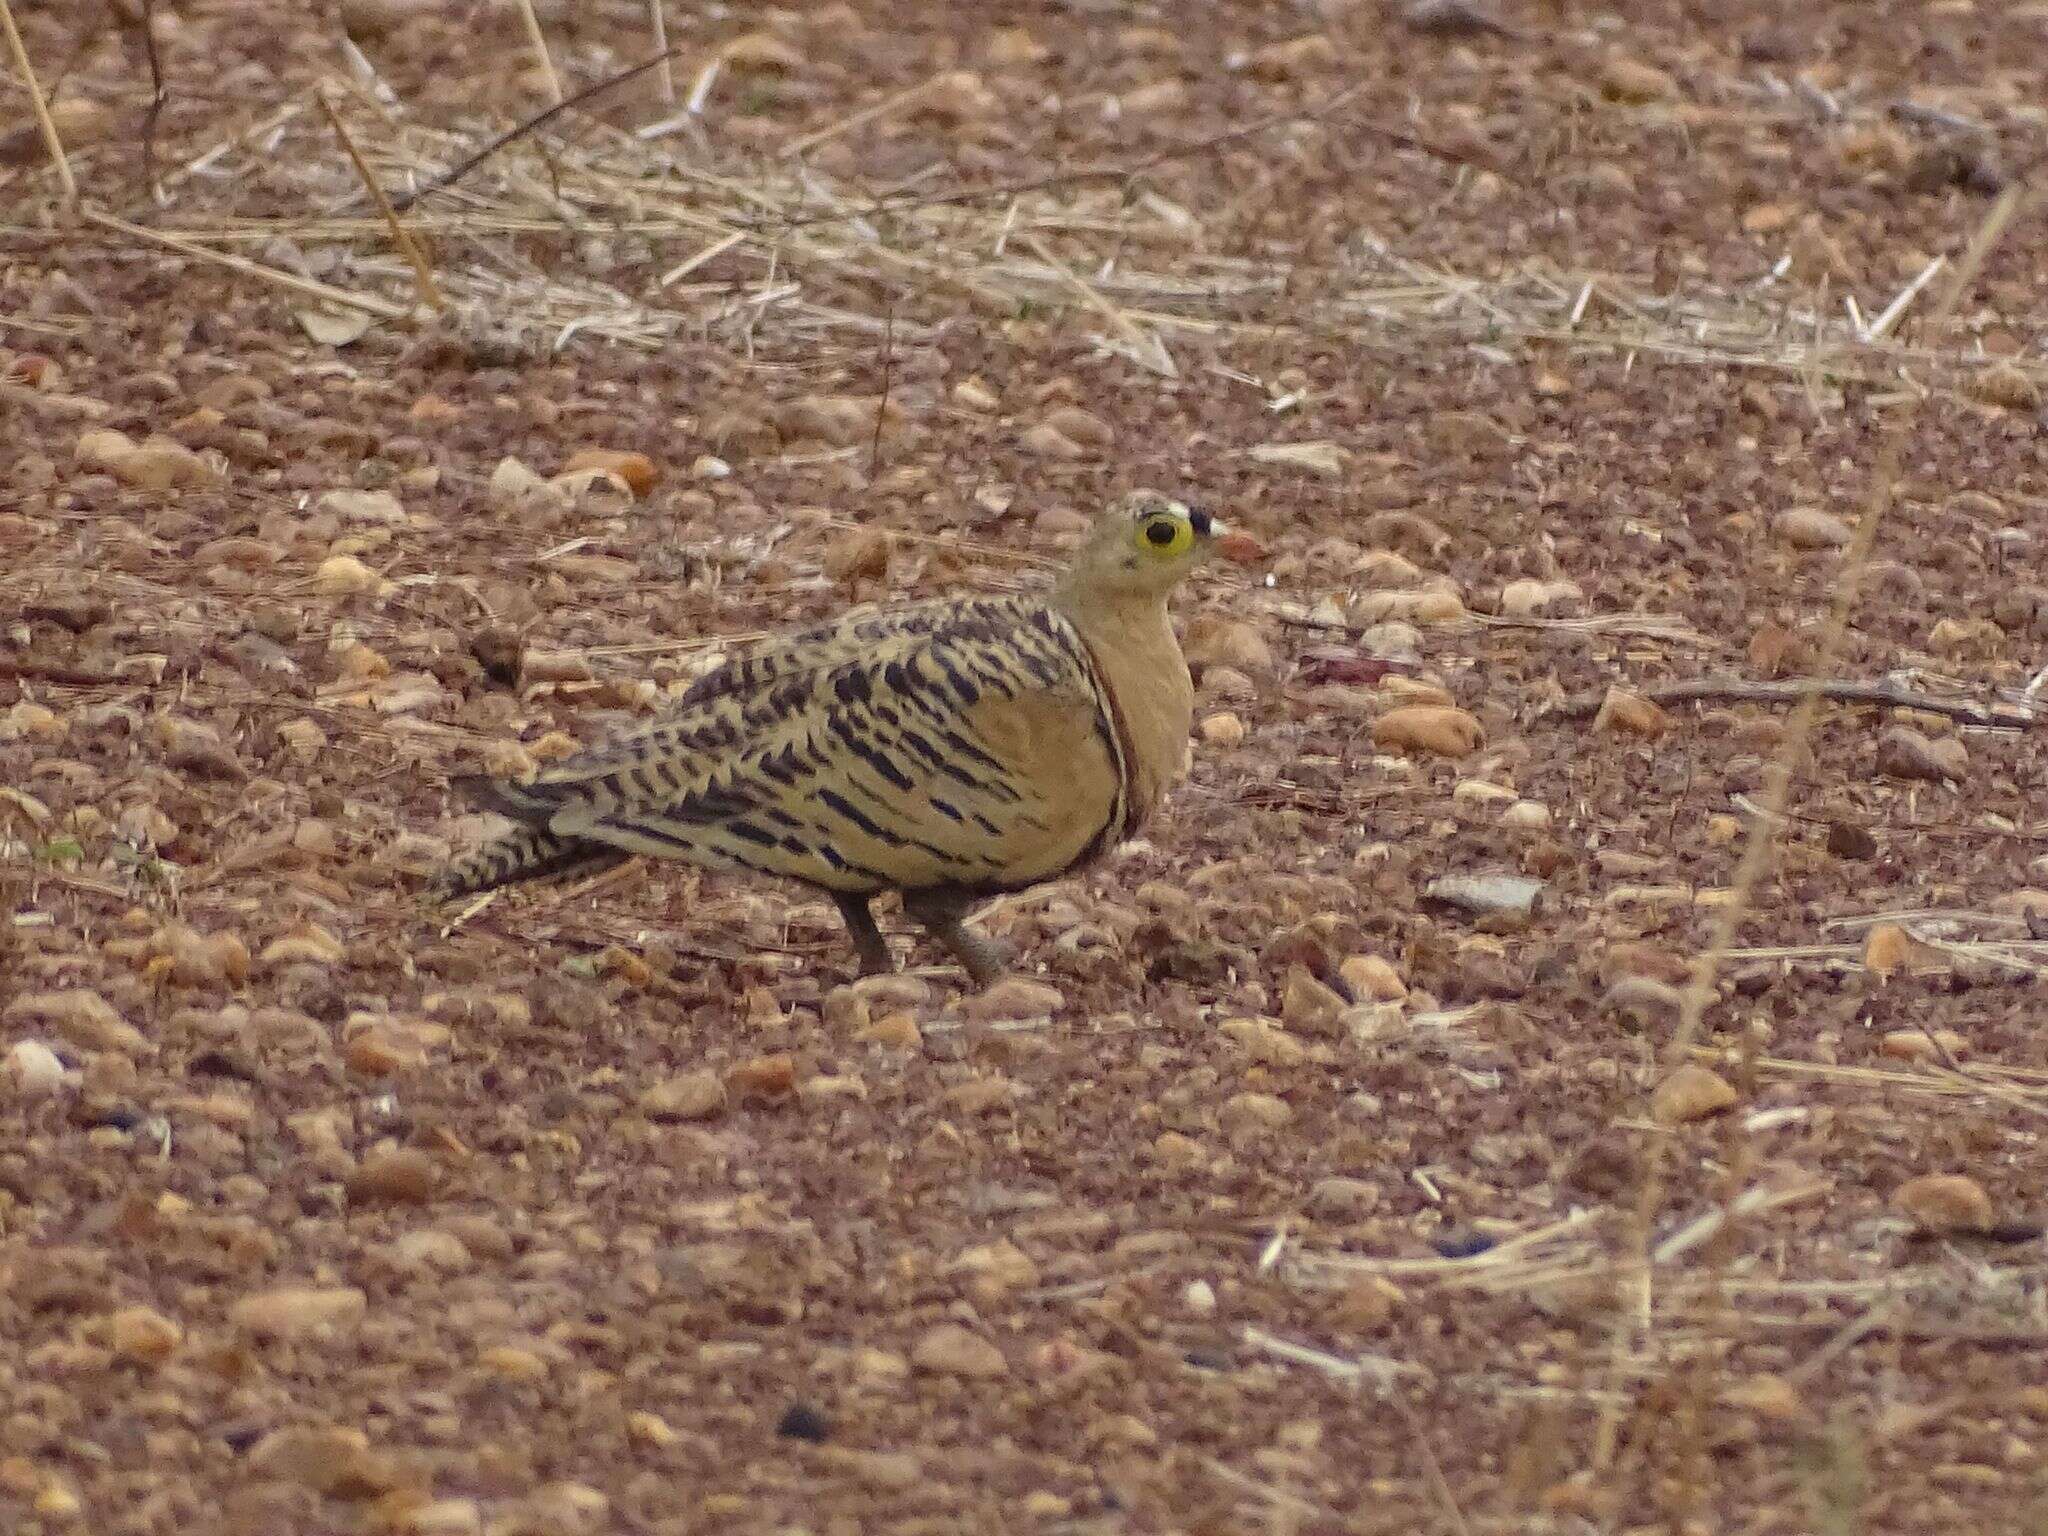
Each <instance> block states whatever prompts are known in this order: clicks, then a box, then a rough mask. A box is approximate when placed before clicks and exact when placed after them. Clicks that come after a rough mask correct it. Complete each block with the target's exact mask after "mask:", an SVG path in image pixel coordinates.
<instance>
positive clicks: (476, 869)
mask: <svg viewBox="0 0 2048 1536" xmlns="http://www.w3.org/2000/svg"><path fill="white" fill-rule="evenodd" d="M631 857H632V855H631V854H629V853H625V852H623V851H622V850H620V849H617V848H610V847H607V846H606V845H605V844H603V843H594V842H591V841H590V840H589V839H587V838H581V837H564V836H562V835H561V834H559V833H556V832H550V831H548V830H546V829H545V828H543V827H519V828H516V829H515V830H513V831H511V832H508V833H506V834H505V835H504V836H503V837H500V838H497V839H495V840H493V841H492V842H488V843H486V844H484V846H483V847H481V848H479V849H477V850H476V852H474V853H470V854H465V855H464V856H463V857H462V858H459V859H457V860H455V861H454V862H453V863H451V864H450V865H449V866H448V867H447V868H446V869H443V870H442V871H441V872H440V873H439V874H438V875H436V876H435V877H434V879H433V881H432V882H431V884H430V885H429V886H428V893H429V894H430V895H431V896H433V897H434V899H436V900H438V901H448V900H450V899H452V898H454V897H457V896H469V895H474V894H475V893H477V892H479V891H490V890H496V889H497V888H498V887H499V886H501V885H517V884H520V883H523V882H525V881H528V880H550V879H558V878H560V877H562V876H565V875H585V874H592V875H594V874H597V873H599V872H600V871H603V870H607V869H610V868H612V867H613V866H614V865H617V864H623V863H624V862H625V861H626V860H627V859H629V858H631Z"/></svg>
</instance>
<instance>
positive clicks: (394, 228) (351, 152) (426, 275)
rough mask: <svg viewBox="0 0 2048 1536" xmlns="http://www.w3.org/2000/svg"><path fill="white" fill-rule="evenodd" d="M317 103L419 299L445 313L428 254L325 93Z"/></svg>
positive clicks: (316, 92)
mask: <svg viewBox="0 0 2048 1536" xmlns="http://www.w3.org/2000/svg"><path fill="white" fill-rule="evenodd" d="M313 94H314V95H315V96H316V97H317V98H318V99H319V102H320V110H321V111H322V112H325V113H326V114H327V121H328V122H329V124H331V125H332V126H333V128H334V136H335V137H336V138H337V139H339V140H341V147H342V149H343V150H344V151H345V152H346V153H347V155H348V159H349V164H351V165H353V166H354V167H355V168H356V175H358V176H359V177H361V178H362V182H363V190H364V191H366V192H368V193H369V194H370V201H371V202H373V203H375V204H376V205H377V211H378V212H379V213H380V214H382V215H383V216H384V223H385V224H386V225H387V226H388V227H389V228H390V230H391V238H392V240H393V241H394V242H395V243H396V244H397V246H398V249H399V251H400V253H401V254H403V255H404V257H405V259H406V260H407V261H409V262H411V263H412V276H413V281H414V282H415V283H416V284H417V285H418V287H419V290H420V298H421V299H422V300H424V301H425V303H426V305H427V307H428V308H429V309H433V310H437V311H445V310H446V309H447V308H448V301H447V300H446V299H444V298H443V297H442V296H441V289H440V287H439V285H437V284H436V283H435V281H434V268H433V266H432V264H431V263H429V262H428V260H427V253H426V252H425V251H423V250H421V249H420V245H419V242H418V241H417V240H415V239H413V237H412V231H411V230H409V229H407V228H406V227H405V226H404V225H403V224H401V223H400V222H399V221H398V213H397V211H396V210H395V209H393V208H392V206H391V199H390V198H388V197H386V196H385V195H384V188H383V187H382V186H380V185H378V182H377V178H376V177H375V176H374V175H373V174H371V171H370V166H369V162H368V161H366V160H364V159H363V157H362V154H361V153H360V152H359V151H358V150H357V149H356V145H355V140H353V139H351V138H350V137H349V136H348V129H347V128H345V127H343V126H342V121H341V114H340V113H339V112H337V111H335V110H334V103H333V102H331V101H329V100H328V99H327V93H326V92H325V91H315V92H314V93H313Z"/></svg>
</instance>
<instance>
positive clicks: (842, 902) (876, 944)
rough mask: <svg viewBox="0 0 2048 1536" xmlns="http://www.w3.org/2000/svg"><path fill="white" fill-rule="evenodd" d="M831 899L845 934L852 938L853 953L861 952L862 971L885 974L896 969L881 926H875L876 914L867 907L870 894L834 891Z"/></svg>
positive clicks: (864, 973)
mask: <svg viewBox="0 0 2048 1536" xmlns="http://www.w3.org/2000/svg"><path fill="white" fill-rule="evenodd" d="M832 900H833V901H834V902H835V903H836V904H837V905H838V907H839V915H840V916H841V917H843V918H845V919H846V933H847V937H849V938H850V939H852V940H853V949H854V953H855V954H857V955H859V956H860V973H861V975H863V976H886V975H888V974H889V972H891V971H893V970H895V969H896V962H895V961H894V960H892V959H890V958H889V946H888V944H887V942H885V941H884V940H883V938H882V930H881V929H879V928H877V927H876V926H875V914H874V913H872V912H870V911H869V910H868V900H869V898H868V897H866V896H863V895H860V894H858V893H857V892H854V891H834V892H833V893H832Z"/></svg>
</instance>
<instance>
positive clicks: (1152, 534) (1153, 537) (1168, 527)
mask: <svg viewBox="0 0 2048 1536" xmlns="http://www.w3.org/2000/svg"><path fill="white" fill-rule="evenodd" d="M1145 537H1146V538H1147V539H1149V540H1150V541H1151V542H1152V543H1154V544H1171V543H1172V542H1173V537H1174V530H1173V524H1171V523H1169V522H1167V521H1165V520H1164V519H1161V520H1160V521H1159V522H1156V523H1147V524H1146V525H1145Z"/></svg>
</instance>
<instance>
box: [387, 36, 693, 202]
mask: <svg viewBox="0 0 2048 1536" xmlns="http://www.w3.org/2000/svg"><path fill="white" fill-rule="evenodd" d="M680 52H682V49H681V48H669V49H665V50H664V51H662V52H660V53H657V54H656V55H655V56H654V57H653V58H651V59H642V60H641V61H640V62H639V63H638V64H634V65H632V66H630V67H629V68H626V69H623V70H621V71H620V72H619V73H618V74H616V75H608V76H607V77H605V78H604V79H602V80H599V81H597V82H596V83H595V84H593V85H586V86H585V87H584V88H583V89H582V90H580V91H578V92H577V93H576V94H575V95H574V96H567V97H563V98H562V99H560V100H558V101H557V102H556V103H555V104H554V105H553V106H551V107H549V108H547V109H546V110H544V111H541V112H536V113H535V114H534V115H533V116H532V117H529V118H527V119H526V120H525V121H524V122H520V123H515V124H513V125H512V126H511V127H510V128H507V129H506V130H505V131H504V132H503V133H501V134H499V135H498V136H497V137H496V138H495V139H492V140H491V141H490V143H488V144H486V145H484V147H483V148H482V149H479V150H478V151H477V152H476V153H475V154H473V155H471V156H470V157H469V158H468V159H466V160H462V161H458V162H457V163H456V164H455V166H454V167H452V168H451V169H449V170H446V171H443V172H442V173H441V174H440V175H439V176H436V177H435V178H434V179H433V180H432V181H430V182H428V183H427V184H426V185H425V186H424V187H421V188H420V189H419V190H418V191H417V192H409V193H407V194H406V195H405V196H404V197H401V198H399V199H398V200H397V202H396V203H395V204H393V206H394V207H395V208H397V210H398V211H399V212H400V213H405V212H407V211H408V210H410V209H411V207H412V205H413V204H414V203H417V202H418V201H419V200H420V199H421V198H424V197H431V196H433V195H434V194H435V193H436V192H441V191H445V190H446V189H447V188H449V187H452V186H454V185H455V183H456V182H458V181H460V180H462V178H463V177H465V176H467V175H468V174H469V173H470V172H471V171H473V170H475V169H476V168H477V167H478V166H480V165H482V164H483V163H484V162H485V161H486V160H488V159H490V158H491V157H492V156H493V155H495V154H497V153H498V152H499V151H500V150H503V149H506V148H508V147H509V146H511V145H513V144H516V143H518V142H519V141H520V140H521V139H523V138H525V137H526V136H527V135H528V134H529V133H532V132H534V131H535V130H536V129H539V128H543V127H545V126H546V125H547V124H548V123H550V122H552V121H553V120H554V119H555V118H557V117H560V116H561V115H562V114H563V113H564V112H567V111H568V110H569V109H570V108H572V107H580V106H582V105H583V103H584V102H586V101H588V100H590V99H591V97H593V96H602V95H603V94H604V93H605V92H606V91H608V90H610V89H611V88H612V87H613V86H615V85H624V84H625V83H626V82H627V81H629V80H636V79H638V78H639V77H640V76H642V75H644V74H646V73H647V71H649V70H650V69H658V68H660V67H661V66H662V65H663V64H665V63H667V62H668V61H669V60H670V59H673V58H674V57H675V56H676V55H677V54H678V53H680Z"/></svg>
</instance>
